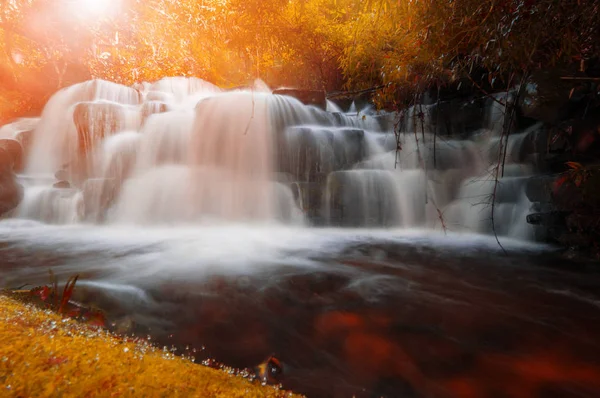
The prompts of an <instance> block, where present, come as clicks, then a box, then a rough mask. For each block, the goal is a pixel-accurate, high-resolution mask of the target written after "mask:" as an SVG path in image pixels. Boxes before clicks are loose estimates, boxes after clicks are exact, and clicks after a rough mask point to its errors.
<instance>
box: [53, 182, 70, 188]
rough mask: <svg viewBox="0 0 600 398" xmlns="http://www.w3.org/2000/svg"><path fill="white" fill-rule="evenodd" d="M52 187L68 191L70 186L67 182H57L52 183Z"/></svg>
mask: <svg viewBox="0 0 600 398" xmlns="http://www.w3.org/2000/svg"><path fill="white" fill-rule="evenodd" d="M53 187H54V188H61V189H69V188H71V184H70V183H69V181H59V182H56V183H54V185H53Z"/></svg>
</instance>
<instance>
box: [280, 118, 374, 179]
mask: <svg viewBox="0 0 600 398" xmlns="http://www.w3.org/2000/svg"><path fill="white" fill-rule="evenodd" d="M364 134H365V133H364V131H363V130H360V129H353V128H340V129H331V128H324V127H317V128H313V127H293V128H290V129H288V130H287V131H286V136H285V143H284V146H283V147H282V148H280V153H281V160H280V163H281V165H280V168H281V171H284V172H288V173H290V174H291V175H293V176H294V177H295V178H296V179H297V180H298V181H302V182H324V181H325V179H326V177H327V175H328V174H329V173H331V172H333V171H338V170H344V169H349V168H351V167H352V166H353V165H354V164H356V163H358V162H360V161H361V160H363V159H364V157H365V155H366V143H365V139H364Z"/></svg>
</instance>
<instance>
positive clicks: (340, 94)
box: [326, 84, 385, 98]
mask: <svg viewBox="0 0 600 398" xmlns="http://www.w3.org/2000/svg"><path fill="white" fill-rule="evenodd" d="M384 87H385V84H382V85H379V86H375V87H371V88H366V89H364V90H355V91H342V92H340V93H331V94H327V95H326V97H327V98H337V97H346V96H350V95H357V94H364V93H370V92H373V91H377V90H381V89H382V88H384Z"/></svg>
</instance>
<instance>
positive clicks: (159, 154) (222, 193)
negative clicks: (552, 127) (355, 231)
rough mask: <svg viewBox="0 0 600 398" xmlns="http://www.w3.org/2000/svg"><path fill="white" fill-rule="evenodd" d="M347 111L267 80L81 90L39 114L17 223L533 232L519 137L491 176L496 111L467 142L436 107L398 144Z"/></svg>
mask: <svg viewBox="0 0 600 398" xmlns="http://www.w3.org/2000/svg"><path fill="white" fill-rule="evenodd" d="M351 108H352V109H350V111H349V112H348V113H343V112H341V109H340V108H339V107H337V106H336V105H335V104H334V103H333V102H331V101H329V102H328V104H327V109H328V111H323V110H320V109H317V108H315V107H311V106H305V105H303V104H301V103H300V102H299V101H298V100H296V99H293V98H290V97H283V96H279V95H272V94H271V93H270V92H268V89H267V88H266V87H265V86H264V84H262V83H258V84H257V85H255V87H254V88H253V89H251V90H233V91H222V90H220V89H219V88H217V87H215V86H213V85H212V84H210V83H207V82H204V81H202V80H199V79H187V78H168V79H163V80H161V81H158V82H156V83H152V84H150V83H144V84H140V85H137V86H136V88H135V89H134V88H129V87H125V86H120V85H116V84H113V83H108V82H104V81H99V80H94V81H91V82H86V83H81V84H78V85H75V86H72V87H70V88H67V89H64V90H62V91H60V92H58V93H57V94H56V95H55V96H54V97H53V98H52V99H51V100H50V101H49V103H48V105H47V106H46V108H45V110H44V112H43V114H42V117H41V120H40V121H39V123H38V124H37V128H36V129H35V131H34V135H33V144H32V146H31V150H30V153H29V156H28V161H27V166H26V168H25V173H24V174H23V175H22V177H21V179H22V181H23V185H25V188H26V190H25V198H24V200H23V201H22V203H21V205H20V206H19V208H18V209H17V210H16V211H15V212H13V214H14V215H15V216H16V217H22V218H30V219H36V220H41V221H44V222H48V223H77V222H92V223H104V224H123V223H126V224H144V225H153V224H159V225H161V224H198V223H205V222H207V221H209V220H210V221H211V222H216V221H229V222H261V223H262V222H268V223H272V222H276V223H284V224H289V223H291V224H299V225H315V226H349V227H368V228H375V227H388V228H389V227H405V228H439V227H440V225H441V224H444V227H446V228H447V229H448V230H453V231H471V232H480V233H492V231H493V230H494V229H495V230H496V232H497V233H500V234H502V235H509V234H510V235H513V236H514V235H515V234H517V235H518V236H520V237H529V236H530V235H531V231H530V230H529V228H528V226H527V225H526V222H525V215H526V213H527V212H528V210H529V205H530V203H529V201H528V200H527V198H526V197H525V195H524V188H523V187H524V184H523V182H524V181H525V179H524V177H525V176H526V175H527V173H528V172H529V170H528V169H527V168H526V167H521V166H520V165H521V164H525V163H526V159H523V156H520V153H521V152H523V147H524V145H526V144H527V137H528V132H527V131H525V132H523V133H521V134H520V135H519V134H514V135H513V136H511V137H510V140H509V154H508V157H507V162H506V163H507V164H506V166H505V167H506V169H507V170H509V171H507V172H506V177H503V178H501V179H500V180H499V183H498V184H496V183H495V182H494V181H493V179H490V172H491V171H493V168H492V169H490V164H492V165H493V163H494V162H495V161H497V156H498V147H499V146H498V142H499V140H500V134H501V130H502V129H501V128H498V124H499V123H501V116H500V115H499V110H498V105H497V104H496V103H495V102H491V104H490V105H489V106H488V107H487V111H486V114H485V115H484V117H483V118H482V119H483V126H482V129H480V131H479V132H478V133H475V134H471V135H470V136H469V137H465V138H452V137H449V136H448V134H438V133H435V131H437V130H439V129H440V128H441V127H442V123H440V121H439V120H438V119H439V112H440V110H439V109H437V108H436V107H435V106H433V105H430V106H418V107H413V108H409V109H408V110H407V111H406V112H404V120H401V121H400V126H402V128H401V129H400V130H401V132H400V133H399V134H398V135H397V136H396V135H395V134H394V131H393V126H394V125H398V123H394V120H393V118H394V115H391V114H383V115H377V114H375V113H373V112H370V111H368V110H367V111H364V112H363V111H361V112H360V113H359V114H358V115H356V112H357V110H356V106H355V104H353V106H352V107H351ZM13 130H14V128H13ZM2 131H5V132H8V128H6V127H5V128H4V129H3V130H2ZM15 131H16V130H15ZM11 132H12V134H13V135H14V134H16V133H15V132H13V131H12V130H11ZM7 134H8V133H7ZM9 135H10V134H9ZM397 147H400V148H401V149H400V150H399V151H396V148H397ZM55 175H56V176H57V179H58V180H61V182H60V183H59V184H56V182H57V181H56V179H55V178H54V177H53V176H55ZM496 185H497V187H496ZM494 191H496V199H495V206H494V209H495V217H494V223H495V224H496V225H494V227H495V228H492V227H491V221H490V220H491V205H490V197H491V195H492V193H493V192H494Z"/></svg>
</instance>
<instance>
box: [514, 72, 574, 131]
mask: <svg viewBox="0 0 600 398" xmlns="http://www.w3.org/2000/svg"><path fill="white" fill-rule="evenodd" d="M566 75H568V73H567V72H565V71H561V70H558V69H547V70H541V71H539V72H537V73H535V74H533V75H532V76H531V77H530V78H529V80H528V82H527V83H526V87H525V92H524V95H523V96H522V97H521V100H520V104H519V105H520V108H521V111H522V113H523V115H524V116H526V117H529V118H532V119H536V120H539V121H542V122H546V123H556V122H557V121H559V120H561V119H563V118H564V117H566V116H567V114H568V112H569V106H568V104H569V93H570V91H571V84H570V83H569V82H567V81H564V80H561V77H562V76H566Z"/></svg>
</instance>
